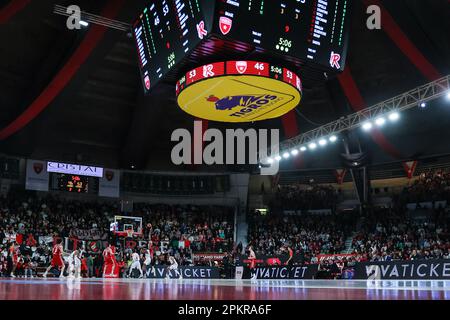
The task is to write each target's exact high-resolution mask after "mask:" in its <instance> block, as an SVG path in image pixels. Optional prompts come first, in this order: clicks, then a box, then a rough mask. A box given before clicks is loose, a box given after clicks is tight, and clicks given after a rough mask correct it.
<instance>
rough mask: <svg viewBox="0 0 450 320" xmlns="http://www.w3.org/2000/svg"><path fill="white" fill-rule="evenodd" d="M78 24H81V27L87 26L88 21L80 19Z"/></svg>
mask: <svg viewBox="0 0 450 320" xmlns="http://www.w3.org/2000/svg"><path fill="white" fill-rule="evenodd" d="M80 25H82V26H83V27H87V26H89V23H88V22H86V21H83V20H81V21H80Z"/></svg>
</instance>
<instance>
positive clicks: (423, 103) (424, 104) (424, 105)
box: [419, 102, 427, 108]
mask: <svg viewBox="0 0 450 320" xmlns="http://www.w3.org/2000/svg"><path fill="white" fill-rule="evenodd" d="M419 106H420V107H421V108H425V107H426V106H427V104H426V103H425V102H421V103H420V105H419Z"/></svg>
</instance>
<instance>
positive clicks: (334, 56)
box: [330, 51, 341, 69]
mask: <svg viewBox="0 0 450 320" xmlns="http://www.w3.org/2000/svg"><path fill="white" fill-rule="evenodd" d="M339 61H341V55H340V54H338V53H334V52H333V51H331V56H330V65H331V67H332V68H336V69H340V68H341V65H340V64H339Z"/></svg>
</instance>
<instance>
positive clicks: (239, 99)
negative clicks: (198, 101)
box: [206, 94, 277, 110]
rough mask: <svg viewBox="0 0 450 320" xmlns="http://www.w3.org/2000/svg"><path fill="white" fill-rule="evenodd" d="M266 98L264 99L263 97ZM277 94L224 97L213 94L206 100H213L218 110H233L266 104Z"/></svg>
mask: <svg viewBox="0 0 450 320" xmlns="http://www.w3.org/2000/svg"><path fill="white" fill-rule="evenodd" d="M263 98H264V99H263ZM276 98H277V96H270V95H267V96H264V95H263V94H257V95H253V94H252V95H237V96H226V97H224V98H222V99H220V98H218V97H216V96H214V95H211V96H209V97H208V98H207V99H206V100H207V101H209V102H213V103H214V104H215V107H216V110H232V109H234V108H236V107H250V106H254V108H255V109H256V108H257V106H260V105H265V104H267V103H269V102H270V101H272V100H274V99H276Z"/></svg>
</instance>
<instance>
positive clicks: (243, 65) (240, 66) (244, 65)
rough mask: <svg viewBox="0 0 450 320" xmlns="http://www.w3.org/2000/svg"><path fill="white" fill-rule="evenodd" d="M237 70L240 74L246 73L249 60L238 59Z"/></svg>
mask: <svg viewBox="0 0 450 320" xmlns="http://www.w3.org/2000/svg"><path fill="white" fill-rule="evenodd" d="M236 70H237V72H239V73H240V74H243V73H245V71H247V61H236Z"/></svg>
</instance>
